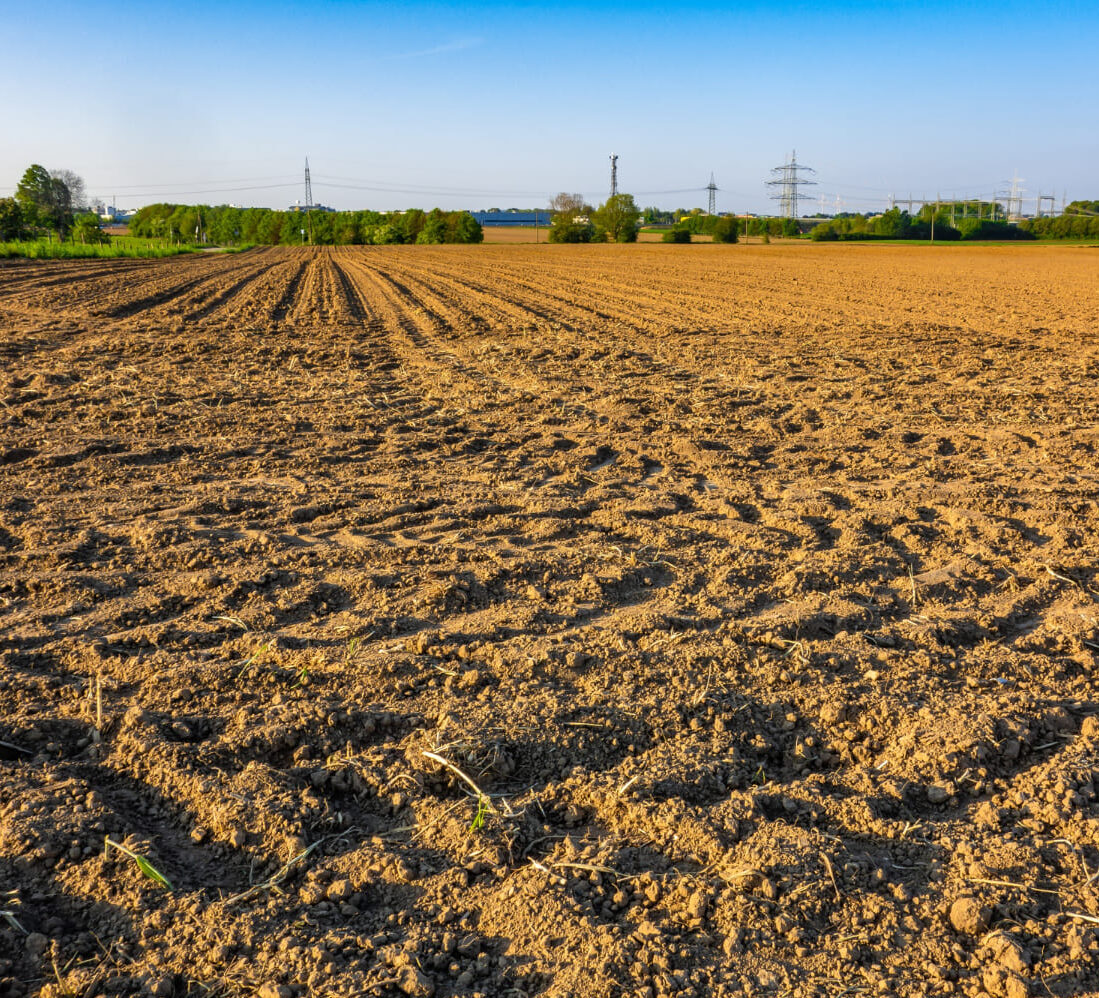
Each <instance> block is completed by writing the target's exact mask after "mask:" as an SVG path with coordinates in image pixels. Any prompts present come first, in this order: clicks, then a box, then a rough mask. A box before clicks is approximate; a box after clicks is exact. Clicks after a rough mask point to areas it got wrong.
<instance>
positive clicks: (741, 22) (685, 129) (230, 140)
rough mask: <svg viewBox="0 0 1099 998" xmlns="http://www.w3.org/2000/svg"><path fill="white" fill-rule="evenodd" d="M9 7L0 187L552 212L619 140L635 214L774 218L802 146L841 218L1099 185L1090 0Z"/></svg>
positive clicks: (1098, 33)
mask: <svg viewBox="0 0 1099 998" xmlns="http://www.w3.org/2000/svg"><path fill="white" fill-rule="evenodd" d="M0 24H2V25H3V29H4V35H5V37H6V42H5V45H4V49H5V52H4V55H3V57H2V58H0V93H2V94H3V98H2V100H0V126H2V134H3V136H4V141H3V142H0V195H7V194H10V193H11V192H12V190H13V189H14V187H15V185H16V183H17V182H18V180H19V177H20V176H21V175H22V173H23V171H24V170H25V169H26V167H27V166H28V165H29V164H31V163H41V164H43V165H44V166H46V167H47V168H66V169H71V170H74V171H75V172H77V173H79V174H81V175H82V176H83V177H84V178H85V179H86V181H87V187H88V192H89V194H92V195H97V196H101V197H103V198H104V199H105V200H109V201H111V200H114V197H115V195H117V201H118V203H119V204H120V205H121V206H123V207H138V206H140V205H142V204H146V203H149V202H152V201H157V200H170V201H181V202H187V203H195V202H206V203H215V204H216V203H225V202H233V203H238V204H245V205H253V204H254V205H266V206H269V207H280V208H281V207H285V206H286V205H287V204H290V203H292V202H294V201H295V200H299V199H301V198H302V183H301V174H302V167H303V160H304V159H305V157H306V156H308V157H309V162H310V166H311V167H312V173H313V192H314V197H315V199H316V200H319V201H321V202H323V203H325V204H330V205H333V206H334V207H337V208H360V207H372V208H379V209H386V208H404V207H413V206H422V207H425V208H426V207H432V206H435V205H439V206H441V207H445V208H458V207H464V208H471V209H479V208H488V207H494V206H495V207H503V208H506V207H521V206H544V205H545V203H546V200H547V198H548V197H549V196H551V195H552V194H553V193H555V192H557V191H561V190H568V191H581V192H584V193H585V194H586V195H588V196H589V198H590V199H592V200H593V201H598V200H601V199H602V198H603V197H605V195H606V193H607V189H608V186H609V163H608V156H609V154H610V153H612V152H616V153H618V154H619V157H620V158H619V187H620V189H621V190H623V191H627V192H635V193H636V196H637V198H638V201H639V202H640V203H641V204H643V205H646V204H656V205H660V206H663V207H667V208H674V207H691V206H694V205H698V206H702V207H705V203H706V193H705V191H700V190H699V189H700V188H703V187H704V186H705V185H706V183H707V182H708V181H709V177H710V172H711V171H713V173H714V175H715V177H716V180H717V183H718V186H719V187H720V188H721V191H720V193H719V194H718V208H719V209H720V210H725V211H732V210H736V211H744V210H748V211H766V210H769V208H771V207H777V206H774V205H772V203H771V202H769V201H768V190H767V189H766V188H765V187H764V183H763V182H764V181H765V180H766V179H769V176H770V174H769V171H770V168H771V167H774V166H777V165H779V164H781V163H782V162H783V160H784V158H785V156H786V155H787V154H788V153H789V152H790V150H791V149H796V150H797V155H798V159H799V161H801V162H804V163H806V164H808V165H809V166H812V167H814V168H815V169H816V171H817V172H816V175H815V179H816V180H817V181H818V182H819V186H818V187H816V188H814V189H813V193H814V195H816V196H823V197H824V198H825V200H826V203H827V208H828V210H834V209H835V207H836V205H837V201H836V199H837V198H840V199H842V203H841V207H843V208H845V209H849V210H855V209H859V210H865V209H871V208H880V207H882V206H883V204H884V202H885V199H886V198H887V197H888V196H889V194H890V193H891V192H892V193H895V194H896V195H897V196H898V197H907V196H908V194H909V193H911V194H913V195H915V196H917V197H919V196H921V195H928V196H934V195H935V194H936V193H937V192H941V193H942V194H943V195H944V196H962V195H971V196H976V195H983V196H986V197H987V196H990V195H991V194H992V193H993V192H995V191H999V192H1001V193H1002V192H1004V191H1006V189H1007V186H1008V182H1009V181H1010V178H1011V177H1012V175H1013V173H1014V172H1015V171H1018V175H1019V176H1020V177H1022V178H1024V183H1023V185H1022V186H1023V187H1024V188H1025V189H1026V191H1027V192H1028V193H1027V198H1028V199H1032V198H1033V197H1034V196H1035V195H1036V194H1037V193H1039V192H1041V193H1054V194H1056V195H1057V198H1058V200H1060V197H1061V195H1062V193H1063V192H1066V193H1067V195H1068V198H1069V200H1071V199H1073V198H1081V197H1087V198H1096V197H1099V128H1097V127H1096V124H1095V109H1096V107H1099V68H1097V67H1099V57H1097V55H1096V40H1097V39H1099V5H1097V4H1094V3H1049V2H1040V0H1039V2H1034V3H1019V2H1014V0H1007V2H1000V3H985V2H971V3H964V2H959V3H945V2H939V0H926V2H921V3H917V2H913V0H902V2H894V3H888V2H871V0H848V2H836V0H819V2H816V3H804V2H800V0H790V2H786V3H781V4H779V3H771V2H766V0H755V2H741V3H738V2H735V0H733V2H726V3H723V4H705V3H694V4H678V3H674V2H670V0H669V2H666V3H661V4H656V3H648V2H644V0H637V2H634V3H630V4H626V3H614V4H601V5H598V6H589V5H580V4H569V3H564V4H562V3H558V4H553V5H541V4H533V3H518V4H515V3H509V4H497V3H472V2H470V3H466V4H454V3H422V2H413V3H407V4H390V3H387V4H379V3H361V2H352V0H343V2H329V3H315V4H305V3H299V2H278V0H276V2H272V3H268V2H262V3H261V2H255V3H234V2H232V0H227V2H220V3H212V2H207V0H197V2H192V3H188V4H179V3H172V4H168V3H160V2H157V3H132V2H113V3H105V2H102V0H86V2H81V3H69V2H60V3H58V2H52V3H46V4H32V3H26V2H18V3H17V2H15V0H0ZM664 192H668V193H664ZM679 192H683V193H679ZM818 204H819V202H817V203H814V204H813V205H812V206H811V207H810V209H809V210H815V209H816V208H817V207H818ZM1024 205H1025V206H1027V205H1026V203H1025V202H1024ZM1029 208H1030V209H1031V210H1032V208H1033V203H1032V202H1031V203H1030V205H1029Z"/></svg>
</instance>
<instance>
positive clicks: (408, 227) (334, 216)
mask: <svg viewBox="0 0 1099 998" xmlns="http://www.w3.org/2000/svg"><path fill="white" fill-rule="evenodd" d="M129 224H130V234H131V235H133V236H141V237H144V238H147V239H163V240H166V241H167V242H195V243H202V242H208V243H214V244H216V245H218V246H240V245H269V246H274V245H295V244H300V243H311V244H313V245H321V246H347V245H354V246H383V245H391V244H395V243H419V244H421V245H423V244H426V243H479V242H481V241H482V240H483V239H484V230H483V229H482V228H481V225H480V223H479V222H478V221H477V220H476V219H475V218H474V217H473V216H472V215H471V214H470V213H469V212H468V211H442V210H441V209H439V208H434V209H432V210H431V211H422V210H420V209H419V208H416V209H413V210H411V211H404V212H400V211H389V212H379V211H335V212H330V211H309V212H304V211H274V210H272V209H270V208H235V207H230V206H227V205H218V206H210V205H183V204H150V205H146V206H145V207H144V208H142V209H141V210H140V211H138V212H137V213H136V214H135V215H134V216H133V217H132V218H131V219H130V223H129Z"/></svg>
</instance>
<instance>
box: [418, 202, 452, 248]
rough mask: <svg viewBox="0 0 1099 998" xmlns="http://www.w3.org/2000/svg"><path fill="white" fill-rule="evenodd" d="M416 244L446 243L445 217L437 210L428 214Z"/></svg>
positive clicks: (434, 209)
mask: <svg viewBox="0 0 1099 998" xmlns="http://www.w3.org/2000/svg"><path fill="white" fill-rule="evenodd" d="M416 242H417V243H419V244H421V245H429V244H432V243H442V242H446V216H445V215H444V214H443V213H442V212H441V211H440V210H439V209H438V208H433V209H432V210H431V211H430V212H428V214H427V217H426V218H425V219H424V226H423V228H422V229H420V231H419V234H418V235H417V236H416Z"/></svg>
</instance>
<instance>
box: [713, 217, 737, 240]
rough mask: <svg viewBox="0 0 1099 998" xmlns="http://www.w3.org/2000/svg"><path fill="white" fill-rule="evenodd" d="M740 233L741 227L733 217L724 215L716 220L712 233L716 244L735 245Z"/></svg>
mask: <svg viewBox="0 0 1099 998" xmlns="http://www.w3.org/2000/svg"><path fill="white" fill-rule="evenodd" d="M739 231H740V225H739V224H738V223H737V220H736V218H735V217H734V216H732V215H722V216H721V217H719V218H715V219H714V222H713V225H712V226H711V227H710V232H711V234H712V235H713V237H714V242H715V243H735V242H736V241H737V236H738V233H739Z"/></svg>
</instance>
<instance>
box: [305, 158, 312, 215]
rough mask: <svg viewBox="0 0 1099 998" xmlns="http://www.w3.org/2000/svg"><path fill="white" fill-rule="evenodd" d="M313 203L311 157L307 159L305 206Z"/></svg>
mask: <svg viewBox="0 0 1099 998" xmlns="http://www.w3.org/2000/svg"><path fill="white" fill-rule="evenodd" d="M312 203H313V184H312V182H311V181H310V180H309V157H308V156H306V157H305V204H306V207H308V206H309V205H311V204H312Z"/></svg>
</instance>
